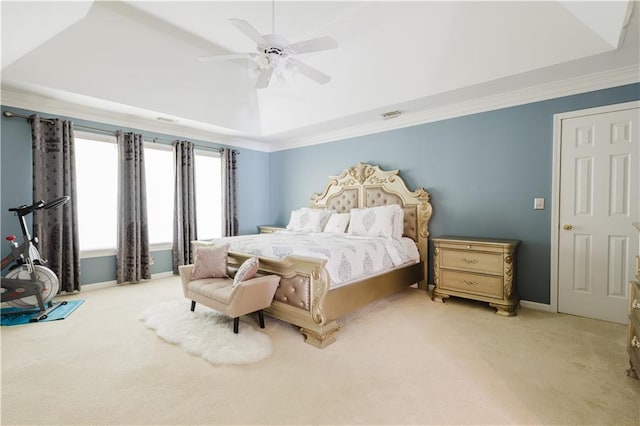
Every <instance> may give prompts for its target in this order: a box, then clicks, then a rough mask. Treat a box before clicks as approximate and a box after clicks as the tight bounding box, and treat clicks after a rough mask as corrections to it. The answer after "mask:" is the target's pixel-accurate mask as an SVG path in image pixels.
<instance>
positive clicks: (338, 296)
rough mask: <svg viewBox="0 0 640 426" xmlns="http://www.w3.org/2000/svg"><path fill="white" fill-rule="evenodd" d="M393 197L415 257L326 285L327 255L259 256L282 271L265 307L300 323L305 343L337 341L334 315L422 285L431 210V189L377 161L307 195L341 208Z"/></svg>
mask: <svg viewBox="0 0 640 426" xmlns="http://www.w3.org/2000/svg"><path fill="white" fill-rule="evenodd" d="M394 203H395V204H400V205H401V206H402V207H403V209H404V236H405V237H409V238H411V239H413V240H414V241H415V242H416V245H417V247H418V251H419V252H420V262H419V263H416V264H412V265H409V266H405V267H402V268H396V269H393V270H391V271H388V272H384V273H382V274H379V275H375V276H373V277H370V278H366V279H363V280H360V281H356V282H353V283H350V284H347V285H343V286H340V287H337V288H334V289H330V288H329V286H330V279H329V274H328V272H327V270H326V269H325V268H324V265H325V263H326V260H323V259H314V258H308V257H300V256H288V257H285V258H284V259H281V260H277V259H270V258H260V271H261V273H264V274H277V275H280V276H281V280H280V286H279V287H278V290H277V291H276V295H275V298H274V301H273V303H272V305H271V307H270V308H269V309H267V310H265V312H266V313H268V314H269V315H271V316H273V317H275V318H278V319H281V320H283V321H286V322H288V323H291V324H293V325H295V326H298V327H300V331H301V333H302V334H303V335H304V336H305V341H306V342H307V343H310V344H312V345H314V346H317V347H319V348H324V347H326V346H327V345H329V344H331V343H332V342H334V341H335V339H336V337H335V333H336V332H337V331H338V329H339V326H338V323H337V322H336V320H337V319H338V318H340V317H341V316H343V315H345V314H347V313H349V312H352V311H355V310H356V309H359V308H361V307H363V306H365V305H367V304H369V303H371V302H373V301H375V300H378V299H381V298H384V297H386V296H388V295H390V294H393V293H395V292H397V291H400V290H402V289H404V288H406V287H407V286H409V285H412V284H414V283H418V284H419V285H420V287H421V288H424V289H426V279H427V265H428V262H427V259H428V256H427V248H428V245H427V237H428V236H429V227H428V224H429V219H430V218H431V212H432V210H431V204H430V203H429V193H427V192H426V191H425V190H424V189H422V188H418V189H416V190H415V191H409V189H408V188H407V186H406V184H405V183H404V181H403V180H402V178H401V177H400V176H399V175H398V170H392V171H383V170H381V169H380V168H379V167H378V166H373V165H370V164H366V163H358V164H357V165H355V166H353V167H350V168H348V169H346V170H344V171H343V172H342V174H340V175H339V176H330V177H329V183H328V185H327V187H326V188H325V190H324V191H323V192H322V193H320V194H314V195H313V196H312V197H311V207H313V208H322V209H332V210H335V211H337V212H339V213H344V212H348V211H349V210H350V209H352V208H363V207H375V206H378V205H384V204H394ZM249 257H250V255H248V254H243V253H235V252H230V253H229V259H228V261H229V266H231V267H232V268H233V267H238V266H239V265H240V264H242V262H243V261H244V260H246V259H247V258H249Z"/></svg>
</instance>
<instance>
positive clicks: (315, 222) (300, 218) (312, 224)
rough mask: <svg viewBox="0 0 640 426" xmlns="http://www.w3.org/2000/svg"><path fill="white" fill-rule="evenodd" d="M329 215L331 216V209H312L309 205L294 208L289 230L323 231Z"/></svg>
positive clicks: (288, 226)
mask: <svg viewBox="0 0 640 426" xmlns="http://www.w3.org/2000/svg"><path fill="white" fill-rule="evenodd" d="M329 216H331V210H325V209H310V208H307V207H303V208H301V209H298V210H292V211H291V217H290V218H289V224H288V225H287V230H288V231H303V232H322V230H323V229H324V225H325V224H326V223H327V220H329Z"/></svg>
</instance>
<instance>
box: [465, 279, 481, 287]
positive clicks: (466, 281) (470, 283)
mask: <svg viewBox="0 0 640 426" xmlns="http://www.w3.org/2000/svg"><path fill="white" fill-rule="evenodd" d="M462 282H463V283H465V284H466V285H468V286H474V285H478V281H469V280H462Z"/></svg>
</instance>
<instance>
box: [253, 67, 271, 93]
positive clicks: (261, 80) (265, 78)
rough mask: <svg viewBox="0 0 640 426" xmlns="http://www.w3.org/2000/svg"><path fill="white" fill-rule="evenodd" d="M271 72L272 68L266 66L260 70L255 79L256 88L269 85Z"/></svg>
mask: <svg viewBox="0 0 640 426" xmlns="http://www.w3.org/2000/svg"><path fill="white" fill-rule="evenodd" d="M272 74H273V68H272V67H268V68H265V69H263V70H262V72H261V73H260V75H259V76H258V79H257V80H256V89H264V88H266V87H267V86H269V82H270V81H271V75H272Z"/></svg>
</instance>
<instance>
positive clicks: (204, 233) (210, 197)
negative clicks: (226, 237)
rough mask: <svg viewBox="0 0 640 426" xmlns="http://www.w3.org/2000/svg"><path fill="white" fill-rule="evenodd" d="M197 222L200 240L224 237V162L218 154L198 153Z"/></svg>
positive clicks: (196, 173) (196, 166)
mask: <svg viewBox="0 0 640 426" xmlns="http://www.w3.org/2000/svg"><path fill="white" fill-rule="evenodd" d="M195 154H196V164H195V180H196V222H197V228H198V239H199V240H207V239H211V238H219V237H221V236H222V166H221V164H222V160H221V158H220V156H219V155H218V154H217V153H213V152H209V151H200V150H198V151H196V153H195Z"/></svg>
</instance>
